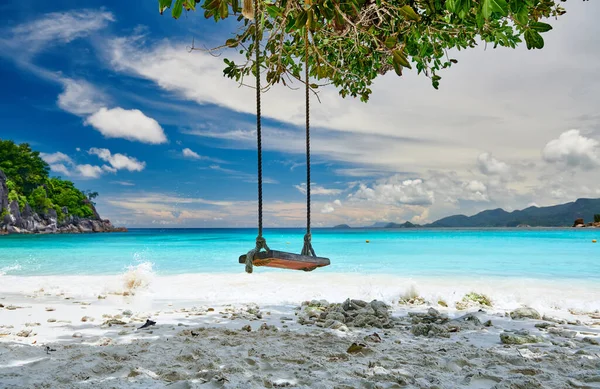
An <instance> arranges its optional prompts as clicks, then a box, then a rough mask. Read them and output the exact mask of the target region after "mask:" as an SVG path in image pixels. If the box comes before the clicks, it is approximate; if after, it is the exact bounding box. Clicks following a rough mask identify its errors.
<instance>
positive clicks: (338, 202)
mask: <svg viewBox="0 0 600 389" xmlns="http://www.w3.org/2000/svg"><path fill="white" fill-rule="evenodd" d="M333 203H334V204H335V205H337V206H338V207H341V206H342V202H341V201H340V200H339V199H337V200H335V201H334V202H333Z"/></svg>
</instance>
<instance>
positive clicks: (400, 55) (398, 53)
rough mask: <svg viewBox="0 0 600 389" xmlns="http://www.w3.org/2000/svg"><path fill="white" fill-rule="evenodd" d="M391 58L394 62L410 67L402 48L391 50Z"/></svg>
mask: <svg viewBox="0 0 600 389" xmlns="http://www.w3.org/2000/svg"><path fill="white" fill-rule="evenodd" d="M392 59H393V61H394V63H397V64H398V65H400V66H404V67H405V68H409V69H411V66H410V63H409V62H408V59H406V55H405V54H404V52H403V51H402V50H393V51H392Z"/></svg>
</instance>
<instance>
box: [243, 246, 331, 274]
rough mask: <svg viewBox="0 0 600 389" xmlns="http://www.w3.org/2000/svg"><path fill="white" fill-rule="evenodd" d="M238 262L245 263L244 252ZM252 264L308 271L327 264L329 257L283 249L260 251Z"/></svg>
mask: <svg viewBox="0 0 600 389" xmlns="http://www.w3.org/2000/svg"><path fill="white" fill-rule="evenodd" d="M239 261H240V263H244V264H245V263H246V254H244V255H240V258H239ZM252 264H253V265H254V266H267V267H276V268H279V269H290V270H304V271H310V270H314V269H316V268H318V267H324V266H328V265H329V264H330V262H329V258H323V257H313V256H311V255H300V254H294V253H286V252H284V251H276V250H269V251H261V252H258V253H256V254H255V255H254V260H253V261H252Z"/></svg>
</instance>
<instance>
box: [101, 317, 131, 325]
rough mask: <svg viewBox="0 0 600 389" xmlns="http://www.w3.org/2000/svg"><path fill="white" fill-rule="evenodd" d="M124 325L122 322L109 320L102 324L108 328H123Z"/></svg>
mask: <svg viewBox="0 0 600 389" xmlns="http://www.w3.org/2000/svg"><path fill="white" fill-rule="evenodd" d="M125 324H127V323H126V322H124V321H122V320H119V319H109V320H107V321H105V322H104V323H102V325H103V326H108V327H112V326H124V325H125Z"/></svg>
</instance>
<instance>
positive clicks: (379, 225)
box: [364, 222, 390, 228]
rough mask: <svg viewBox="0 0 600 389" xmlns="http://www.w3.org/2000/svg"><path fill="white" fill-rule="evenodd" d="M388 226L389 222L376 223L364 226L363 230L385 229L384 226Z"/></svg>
mask: <svg viewBox="0 0 600 389" xmlns="http://www.w3.org/2000/svg"><path fill="white" fill-rule="evenodd" d="M388 224H390V222H377V223H374V224H373V225H371V226H366V227H364V228H385V226H387V225H388Z"/></svg>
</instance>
